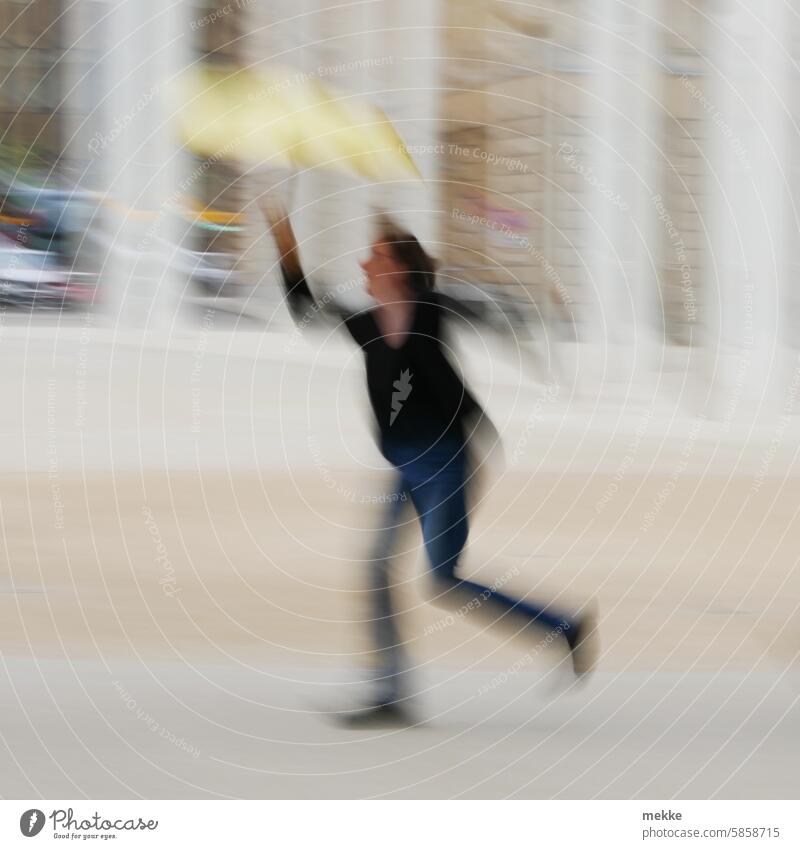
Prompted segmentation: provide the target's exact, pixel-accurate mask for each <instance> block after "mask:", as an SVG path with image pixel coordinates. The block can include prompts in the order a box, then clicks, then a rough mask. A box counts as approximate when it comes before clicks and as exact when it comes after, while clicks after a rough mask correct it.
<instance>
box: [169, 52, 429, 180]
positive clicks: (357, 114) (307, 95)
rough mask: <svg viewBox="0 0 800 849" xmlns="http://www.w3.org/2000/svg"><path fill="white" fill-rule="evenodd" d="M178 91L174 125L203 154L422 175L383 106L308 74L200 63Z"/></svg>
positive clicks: (370, 173)
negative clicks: (346, 92) (257, 70)
mask: <svg viewBox="0 0 800 849" xmlns="http://www.w3.org/2000/svg"><path fill="white" fill-rule="evenodd" d="M177 92H178V98H179V100H178V102H177V103H176V105H175V114H176V117H177V121H178V127H179V130H180V132H181V135H182V137H183V139H184V141H185V143H186V145H187V146H188V147H190V148H191V149H192V150H194V151H195V152H196V153H198V154H200V155H203V156H215V157H218V158H219V157H228V158H234V157H238V158H244V159H247V160H250V161H253V162H257V163H265V164H269V165H273V166H275V165H289V164H291V165H294V166H297V167H304V168H309V167H316V166H325V167H331V168H337V169H339V170H344V171H346V172H348V173H355V174H358V175H359V176H363V177H368V178H369V179H373V180H374V179H389V178H409V177H411V178H414V179H421V175H420V173H419V171H418V170H417V167H416V165H415V164H414V161H413V159H412V158H411V157H410V156H409V154H408V152H407V150H406V148H405V145H404V144H403V140H402V138H401V137H400V136H399V134H398V133H397V131H396V130H395V129H394V127H393V126H392V124H391V122H390V121H389V119H388V118H387V117H386V115H385V114H384V113H383V112H382V111H381V110H380V109H378V108H376V107H375V106H373V105H371V104H369V103H365V102H363V101H361V100H358V99H356V98H354V97H353V96H350V95H346V94H344V93H343V92H339V91H337V90H335V89H334V88H333V87H332V86H329V85H327V84H324V83H322V82H320V81H319V80H318V79H316V78H314V76H313V75H311V74H303V73H301V72H299V71H295V70H293V69H291V68H285V67H278V66H272V67H270V68H268V69H267V70H266V71H265V72H264V73H263V75H257V74H256V73H255V72H253V71H251V70H245V69H235V68H228V69H221V68H214V69H211V68H207V67H200V68H193V69H191V70H190V71H188V72H186V74H185V75H184V77H183V78H182V79H181V80H180V82H179V85H178V87H177Z"/></svg>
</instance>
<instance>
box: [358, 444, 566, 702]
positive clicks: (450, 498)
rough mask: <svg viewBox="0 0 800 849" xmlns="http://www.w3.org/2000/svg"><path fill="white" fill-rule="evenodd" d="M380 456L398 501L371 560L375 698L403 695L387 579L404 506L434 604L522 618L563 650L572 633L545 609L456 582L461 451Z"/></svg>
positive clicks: (462, 508) (463, 515)
mask: <svg viewBox="0 0 800 849" xmlns="http://www.w3.org/2000/svg"><path fill="white" fill-rule="evenodd" d="M384 454H385V456H386V458H387V459H388V460H389V461H390V462H391V463H392V464H393V465H394V466H395V468H396V469H397V472H398V479H397V489H396V494H397V498H396V499H394V500H392V501H391V503H390V506H389V510H388V511H387V515H386V517H385V523H384V524H385V526H384V527H383V528H382V529H381V531H380V533H379V536H378V541H377V545H376V549H375V552H374V555H373V558H372V563H373V570H372V575H373V583H372V590H373V593H372V597H373V602H374V618H373V625H374V637H375V642H376V649H377V654H378V666H379V678H378V680H379V682H380V686H379V692H380V693H381V698H382V699H385V700H387V701H388V700H394V699H397V698H400V697H401V696H402V693H403V691H404V690H405V689H406V687H405V681H404V678H405V675H406V671H407V664H406V661H405V657H404V652H403V649H402V645H401V641H400V637H399V634H398V632H397V627H396V623H395V621H394V620H395V612H394V607H393V603H392V594H391V581H390V575H389V572H390V562H391V556H392V550H393V547H394V542H395V539H396V536H397V531H398V529H399V527H400V525H401V521H402V518H403V513H404V512H405V507H406V505H407V504H408V500H410V501H411V503H412V504H413V506H414V509H415V510H416V513H417V515H418V517H419V521H420V525H421V527H422V538H423V542H424V545H425V553H426V555H427V559H428V564H429V567H430V570H431V577H432V578H433V582H434V590H435V592H434V598H433V601H434V603H435V604H437V605H439V606H441V607H445V608H450V609H453V608H455V609H458V610H461V611H473V610H477V609H479V608H481V607H484V608H489V609H492V610H493V611H494V612H495V613H496V614H498V615H499V616H503V617H504V616H505V614H511V615H512V616H513V615H517V616H521V617H523V618H524V619H525V620H527V621H529V622H535V623H536V624H537V625H540V626H541V627H542V628H544V629H546V630H548V631H555V632H556V633H557V634H563V636H564V637H565V638H566V639H567V642H569V641H570V636H571V632H572V631H573V630H574V628H573V625H574V623H573V622H572V621H571V620H570V618H568V617H566V616H564V615H561V614H560V613H558V612H555V611H553V610H551V609H549V607H540V606H537V605H535V604H532V603H531V602H528V601H522V600H520V599H515V598H512V597H511V596H508V595H506V594H505V593H503V592H501V591H500V590H499V589H497V588H496V587H487V586H485V585H483V584H479V583H477V582H475V581H470V580H466V579H461V578H458V577H456V574H455V573H456V569H457V568H458V559H459V557H460V556H461V552H462V551H463V550H464V546H465V544H466V542H467V535H468V532H469V520H468V515H467V505H466V488H467V487H468V485H469V482H468V469H469V465H468V463H467V458H466V454H465V450H464V448H463V447H462V446H461V445H459V444H456V443H445V444H441V445H437V446H435V447H434V448H429V449H424V448H423V449H417V448H415V447H414V446H412V445H389V446H387V445H384ZM467 618H469V617H467Z"/></svg>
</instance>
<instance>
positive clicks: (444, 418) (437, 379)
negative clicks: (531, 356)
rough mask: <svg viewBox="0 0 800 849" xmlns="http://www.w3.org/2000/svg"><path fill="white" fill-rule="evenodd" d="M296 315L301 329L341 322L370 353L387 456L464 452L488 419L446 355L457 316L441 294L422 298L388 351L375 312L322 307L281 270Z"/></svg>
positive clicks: (370, 381)
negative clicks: (450, 322) (412, 450)
mask: <svg viewBox="0 0 800 849" xmlns="http://www.w3.org/2000/svg"><path fill="white" fill-rule="evenodd" d="M281 271H282V275H283V282H284V286H285V289H286V297H287V300H288V303H289V309H290V311H291V313H292V315H293V317H294V319H295V321H296V322H297V323H298V324H301V325H303V326H305V325H307V324H309V323H310V322H311V321H312V319H314V318H315V317H316V316H318V315H326V316H328V317H329V318H331V319H333V320H335V321H337V322H340V323H341V324H343V326H344V327H345V328H346V329H347V331H348V332H349V334H350V336H352V338H353V340H354V341H355V343H356V344H357V345H358V346H359V347H360V348H361V350H362V351H363V353H364V360H365V365H366V372H367V391H368V394H369V400H370V404H371V406H372V411H373V414H374V416H375V421H376V423H377V426H378V431H379V444H380V446H381V450H382V451H383V453H384V454H385V455H386V454H387V449H388V448H390V447H391V446H392V445H399V444H402V445H411V446H414V447H416V448H418V449H419V450H420V451H424V450H427V449H428V448H431V447H433V446H435V445H439V444H448V443H449V444H451V445H452V444H456V445H458V446H463V445H464V444H465V443H466V441H467V439H468V437H469V434H470V432H471V430H472V429H473V428H474V427H475V426H477V424H478V422H479V421H480V420H481V419H482V418H483V417H484V413H483V410H482V409H481V407H480V405H479V404H478V402H477V401H476V400H475V398H474V397H473V396H472V394H471V393H470V392H469V390H468V389H467V388H466V387H465V385H464V382H463V380H462V379H461V377H460V376H459V375H458V374H457V373H456V371H455V369H454V368H453V366H452V364H451V362H450V360H449V358H448V357H447V355H446V353H445V345H446V342H445V341H444V327H445V321H446V314H447V313H448V312H450V311H451V309H450V308H449V307H447V306H445V305H444V304H445V303H446V302H447V300H449V299H445V298H443V297H442V296H440V295H437V294H436V293H434V292H431V293H428V294H425V295H423V296H418V297H416V298H415V309H414V316H413V320H412V323H411V327H410V328H409V331H408V335H407V336H406V338H405V341H404V342H403V344H402V345H401V346H400V347H398V348H394V347H392V346H390V345H389V344H387V342H386V341H385V339H384V336H383V333H382V332H381V330H380V327H379V326H378V323H377V321H376V318H375V315H374V309H375V308H374V307H373V308H368V309H364V310H361V311H358V312H352V311H348V310H346V309H343V308H342V307H341V306H340V305H339V304H337V303H336V302H335V301H333V302H329V303H326V304H321V303H320V302H317V301H316V300H315V299H314V297H313V295H312V294H311V291H310V289H309V287H308V283H307V282H306V279H305V276H304V275H303V272H302V271H301V270H300V269H299V268H298V269H297V270H296V271H293V270H289V269H287V268H286V267H285V266H283V265H282V266H281Z"/></svg>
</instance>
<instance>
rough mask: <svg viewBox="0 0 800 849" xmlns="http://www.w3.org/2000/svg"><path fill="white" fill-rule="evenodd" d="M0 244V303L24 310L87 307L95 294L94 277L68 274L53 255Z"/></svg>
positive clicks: (73, 273)
mask: <svg viewBox="0 0 800 849" xmlns="http://www.w3.org/2000/svg"><path fill="white" fill-rule="evenodd" d="M5 241H7V244H2V245H0V304H5V305H6V306H12V307H20V308H26V309H36V308H41V309H71V308H75V307H79V306H84V305H88V304H89V303H90V302H91V301H92V299H93V297H94V291H95V281H94V279H93V277H94V275H87V274H78V273H75V272H71V271H69V270H68V269H66V268H64V267H63V266H61V265H60V264H59V260H58V257H57V255H56V254H54V253H52V252H50V251H35V250H30V249H29V248H23V247H20V246H19V245H17V244H14V243H13V242H10V241H8V240H5Z"/></svg>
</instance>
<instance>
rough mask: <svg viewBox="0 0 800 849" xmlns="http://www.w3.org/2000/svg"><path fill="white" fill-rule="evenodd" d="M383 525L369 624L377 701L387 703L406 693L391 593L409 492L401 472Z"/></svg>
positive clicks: (373, 566)
mask: <svg viewBox="0 0 800 849" xmlns="http://www.w3.org/2000/svg"><path fill="white" fill-rule="evenodd" d="M388 495H389V497H390V499H391V500H390V501H389V503H388V504H387V506H386V510H385V512H384V516H383V519H382V522H381V527H380V528H378V530H377V532H376V536H375V541H374V544H373V550H372V557H371V561H370V602H371V608H372V619H371V620H370V627H371V630H372V638H373V642H374V646H375V658H376V670H375V677H374V681H375V686H376V691H377V692H376V701H377V702H379V703H382V704H388V703H390V702H393V701H396V700H397V699H398V698H402V697H403V695H405V689H406V682H405V680H404V679H405V677H406V674H407V662H406V652H405V650H404V649H403V646H402V643H401V637H400V634H399V631H398V628H397V614H396V610H395V605H394V601H393V593H392V574H391V572H392V568H391V567H392V556H393V554H394V549H395V545H396V542H397V537H398V535H399V533H400V527H401V525H402V522H403V516H404V514H405V513H406V508H407V506H408V494H407V493H406V492H405V491H404V490H403V486H402V480H401V479H400V477H399V476H398V478H397V481H396V485H395V488H394V491H390V492H389V493H388Z"/></svg>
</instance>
